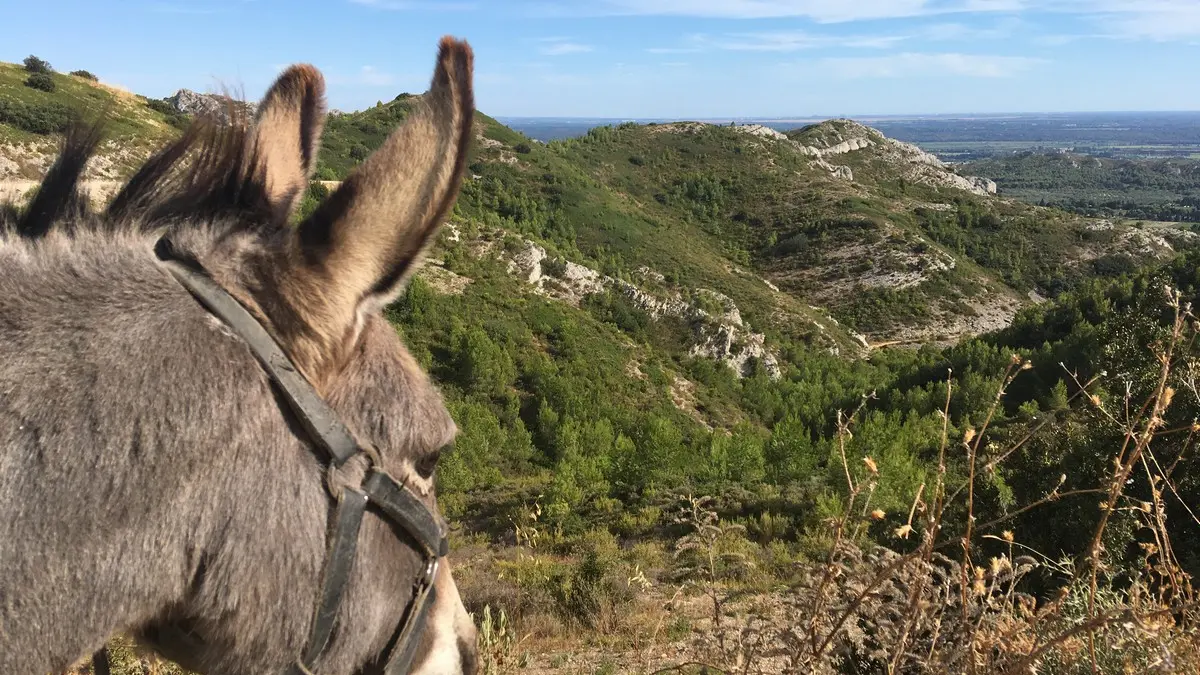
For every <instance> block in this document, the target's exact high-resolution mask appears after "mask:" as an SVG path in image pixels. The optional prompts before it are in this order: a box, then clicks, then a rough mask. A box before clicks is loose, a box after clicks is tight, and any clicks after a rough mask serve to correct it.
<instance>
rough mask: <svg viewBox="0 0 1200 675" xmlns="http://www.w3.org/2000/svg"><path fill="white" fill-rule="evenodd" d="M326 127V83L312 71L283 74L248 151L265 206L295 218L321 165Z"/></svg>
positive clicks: (302, 68) (301, 68) (298, 68)
mask: <svg viewBox="0 0 1200 675" xmlns="http://www.w3.org/2000/svg"><path fill="white" fill-rule="evenodd" d="M324 124H325V79H324V78H323V77H322V76H321V73H320V72H319V71H318V70H317V69H316V68H314V67H313V66H311V65H308V64H300V65H295V66H292V67H290V68H288V69H287V70H285V71H284V72H283V74H281V75H280V76H279V78H278V79H276V80H275V83H274V84H273V85H271V88H270V89H268V90H267V93H266V95H265V96H263V99H262V102H261V103H259V106H258V114H257V115H256V116H255V123H254V130H253V131H252V132H251V137H252V139H251V142H250V144H249V145H248V146H247V148H248V150H249V152H250V153H251V156H252V157H253V158H254V159H255V161H256V162H257V166H256V167H255V169H256V170H257V171H259V172H261V173H260V176H261V178H262V180H263V183H264V185H265V188H266V196H267V200H268V201H269V202H270V203H271V206H272V207H273V208H274V209H275V210H276V213H281V214H286V215H288V216H290V215H291V213H292V210H293V209H294V208H295V206H296V204H297V203H298V202H299V197H300V195H302V194H303V193H304V189H305V188H306V187H307V186H308V180H309V177H310V176H311V175H312V172H313V169H314V167H315V166H316V163H317V151H318V150H319V149H320V143H321V129H322V128H323V127H324Z"/></svg>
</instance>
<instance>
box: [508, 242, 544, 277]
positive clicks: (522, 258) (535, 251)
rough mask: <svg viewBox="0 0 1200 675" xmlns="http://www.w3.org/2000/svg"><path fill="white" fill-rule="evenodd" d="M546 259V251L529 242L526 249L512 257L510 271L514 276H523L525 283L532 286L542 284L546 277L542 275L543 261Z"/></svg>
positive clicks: (526, 243)
mask: <svg viewBox="0 0 1200 675" xmlns="http://www.w3.org/2000/svg"><path fill="white" fill-rule="evenodd" d="M545 259H546V249H544V248H542V247H541V246H538V245H537V244H535V243H533V242H531V241H527V242H525V248H524V249H522V250H521V251H520V252H518V253H517V254H516V255H514V256H513V257H512V260H510V261H508V271H509V273H513V274H521V275H523V276H524V277H525V281H526V282H528V283H531V284H538V285H540V284H541V281H542V278H543V277H544V276H545V275H544V274H543V273H542V261H543V260H545Z"/></svg>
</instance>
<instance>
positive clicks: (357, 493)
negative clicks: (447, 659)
mask: <svg viewBox="0 0 1200 675" xmlns="http://www.w3.org/2000/svg"><path fill="white" fill-rule="evenodd" d="M159 250H160V251H161V250H162V249H161V247H160V248H159ZM160 257H163V256H162V254H161V253H160ZM163 265H164V266H165V267H166V268H167V269H168V270H169V271H170V272H171V274H172V275H173V276H174V277H175V278H176V279H177V280H178V281H179V282H180V283H181V284H182V285H183V286H184V288H186V289H187V290H188V291H190V292H191V294H192V295H193V296H195V297H196V299H197V300H198V301H199V302H200V303H201V304H202V305H203V306H204V307H205V308H207V309H208V310H209V311H210V312H211V313H213V314H214V315H216V316H217V317H218V318H219V319H221V320H222V321H223V322H224V323H225V324H226V325H227V326H229V328H230V329H232V330H233V332H234V333H236V334H237V335H238V336H239V337H240V338H241V339H242V340H243V341H244V342H245V343H246V345H247V346H248V347H250V350H251V351H252V352H253V353H254V355H255V357H256V358H257V359H258V361H259V363H261V364H262V366H263V368H264V369H265V370H266V371H267V374H268V375H270V377H271V380H272V381H273V382H274V383H275V384H276V385H277V389H278V390H279V392H280V393H281V394H282V395H283V398H284V399H286V400H287V402H288V405H289V407H290V408H291V410H292V412H293V413H294V414H295V415H296V417H297V419H299V421H300V422H301V424H302V425H303V427H304V429H305V431H306V432H307V433H308V436H309V439H310V440H311V441H312V443H313V445H315V446H316V447H317V448H320V450H321V453H319V454H322V455H324V457H322V459H323V460H324V461H327V462H328V463H329V465H330V466H333V467H340V466H342V465H344V464H345V463H346V462H347V461H349V460H350V458H352V457H354V456H355V455H364V456H365V457H367V459H368V463H369V464H371V465H374V464H375V457H376V455H375V453H374V452H373V451H368V450H364V449H363V448H362V447H361V446H360V445H359V443H358V441H357V440H355V438H354V436H353V434H351V433H350V431H349V429H347V428H346V426H345V425H344V424H342V422H341V420H340V419H339V418H338V416H337V414H336V413H334V412H333V410H332V409H331V408H330V407H329V406H328V404H326V403H325V401H324V400H323V399H322V398H321V396H320V394H318V393H317V391H316V390H315V389H314V388H313V387H312V385H311V384H310V383H309V382H308V380H307V379H305V377H304V376H303V375H302V374H301V373H300V371H299V370H297V369H296V367H295V365H293V364H292V362H291V359H289V358H288V357H287V355H286V354H285V353H284V352H283V350H282V349H281V348H280V347H279V345H278V343H276V342H275V340H274V339H273V338H272V337H271V336H270V334H268V333H267V331H266V329H265V328H263V326H262V324H260V323H259V322H258V321H257V320H256V319H255V318H254V317H253V315H251V314H250V312H249V311H247V310H246V308H245V307H243V306H242V305H241V303H239V302H238V301H237V300H236V299H234V297H233V296H231V295H230V294H229V293H228V292H227V291H225V289H223V288H221V287H220V286H219V285H218V284H217V283H216V282H215V281H213V280H212V279H211V278H210V277H209V276H208V275H207V274H204V273H203V272H202V271H200V270H197V269H193V268H192V267H190V266H188V265H187V264H184V263H182V262H180V261H177V260H172V259H165V258H164V259H163ZM333 497H334V499H336V505H335V506H334V507H333V509H332V512H331V514H330V519H329V534H328V539H327V550H326V553H325V565H324V569H323V571H322V582H321V595H320V597H319V598H318V599H317V601H316V608H315V610H314V613H313V620H312V626H311V629H310V631H309V637H308V645H307V646H306V647H305V649H304V651H303V653H302V654H301V656H300V658H299V659H298V660H297V661H296V663H295V664H293V665H292V666H291V668H289V670H288V674H289V675H314V673H313V670H312V668H313V664H314V663H316V661H317V660H318V659H319V658H320V657H321V655H322V654H324V653H325V650H326V649H327V648H328V647H329V641H330V637H331V636H332V635H333V630H334V626H335V624H336V621H337V614H338V609H339V608H340V606H341V602H342V598H343V597H344V595H345V590H346V585H347V583H348V581H349V579H350V573H351V571H352V569H353V567H354V561H355V558H356V553H357V549H358V535H359V531H360V530H361V528H362V521H363V514H364V513H365V512H366V509H367V506H368V505H369V504H372V503H374V505H375V506H376V507H377V510H378V514H379V515H380V516H381V517H383V518H384V520H387V521H389V522H391V523H393V524H394V525H397V526H399V527H400V528H401V529H402V530H403V531H405V532H407V533H408V534H409V536H411V537H412V538H413V540H415V542H416V543H417V545H418V546H419V548H420V550H421V553H422V556H423V559H424V567H423V569H422V570H421V575H420V576H419V577H418V578H417V579H416V581H415V582H414V586H413V601H412V603H411V605H410V606H409V609H408V611H407V613H406V615H405V617H404V619H403V620H402V623H401V624H400V626H399V627H398V628H397V629H396V631H395V633H394V635H393V638H392V642H391V648H390V655H389V657H388V661H387V665H386V667H385V669H384V672H385V673H386V674H387V675H403V674H404V673H407V672H408V671H409V669H410V668H411V666H412V662H413V658H414V657H415V656H416V646H417V637H416V636H418V635H420V634H421V632H422V631H423V630H424V628H425V621H426V618H427V616H428V614H429V608H430V607H431V606H432V605H433V603H434V601H435V599H436V597H437V591H436V589H435V588H434V579H435V577H436V576H437V569H438V561H439V559H440V558H442V557H444V556H446V555H447V554H448V552H449V545H448V542H447V540H446V535H445V532H444V531H443V529H442V527H441V525H440V524H439V522H438V520H437V519H436V518H435V517H434V516H433V514H432V513H431V512H430V510H429V508H428V507H426V506H425V504H424V503H423V502H422V501H421V500H420V499H419V498H418V497H417V496H416V495H414V494H413V493H412V491H411V490H409V489H408V488H407V487H405V486H404V485H403V484H401V483H400V482H399V481H397V480H396V479H395V478H393V477H392V476H391V475H389V474H388V473H387V472H385V471H383V470H382V469H381V468H380V467H379V466H372V467H371V469H370V470H369V471H368V472H367V475H366V478H365V479H364V480H363V482H362V485H361V486H359V487H358V488H352V487H344V488H341V490H340V491H339V492H338V493H337V494H334V495H333Z"/></svg>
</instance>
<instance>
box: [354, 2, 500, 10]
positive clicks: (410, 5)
mask: <svg viewBox="0 0 1200 675" xmlns="http://www.w3.org/2000/svg"><path fill="white" fill-rule="evenodd" d="M349 1H350V3H351V4H355V5H364V6H366V7H374V8H376V9H389V10H394V11H403V10H434V11H446V12H460V11H466V10H471V9H476V8H478V4H477V3H475V2H441V1H440V0H428V1H426V0H349Z"/></svg>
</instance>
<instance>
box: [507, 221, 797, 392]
mask: <svg viewBox="0 0 1200 675" xmlns="http://www.w3.org/2000/svg"><path fill="white" fill-rule="evenodd" d="M547 258H548V255H547V253H546V249H544V248H542V247H541V246H538V245H537V244H535V243H533V242H531V241H526V242H525V246H524V248H522V249H521V250H520V251H518V252H517V253H515V254H513V255H512V256H511V258H510V259H509V261H508V271H509V273H510V274H515V275H517V276H520V277H521V278H522V279H524V280H525V281H526V283H529V284H531V285H533V286H535V287H536V289H537V292H538V293H540V294H542V295H546V296H549V297H554V298H557V299H559V300H563V301H566V302H570V303H572V304H575V305H578V304H579V302H580V300H582V299H583V298H584V297H586V296H588V295H591V294H593V293H600V292H603V291H605V290H608V289H612V290H614V291H616V292H617V293H620V294H621V295H624V296H625V297H627V298H629V300H630V301H631V302H632V303H633V304H634V306H636V307H638V308H639V309H641V310H642V311H644V312H646V313H647V314H649V315H650V316H651V317H652V318H654V319H662V318H677V319H684V320H687V321H696V322H697V323H698V324H699V328H698V329H697V334H696V343H695V344H694V345H692V347H691V350H690V353H691V354H692V355H696V356H705V357H708V358H711V359H714V360H717V361H721V362H722V363H724V364H725V365H727V366H729V367H730V368H732V369H733V370H734V372H736V373H737V374H738V376H739V377H744V376H745V375H747V374H748V373H747V370H748V367H749V364H750V362H751V359H757V360H759V361H760V362H761V363H762V364H763V367H764V368H765V369H766V372H767V375H768V376H770V377H771V378H772V379H778V378H779V377H781V376H782V375H783V370H782V368H780V366H779V359H778V357H777V356H776V355H775V354H774V353H773V352H772V351H771V350H770V349H769V348H768V347H767V346H766V336H764V335H761V334H758V333H754V332H753V331H750V330H748V329H747V328H746V327H745V324H744V322H743V321H742V315H741V312H740V311H739V310H738V307H737V305H736V304H735V303H734V302H733V299H732V298H730V297H728V296H726V295H724V294H722V293H718V292H716V291H712V290H708V289H700V290H698V291H697V293H698V294H701V295H705V296H707V297H709V298H711V299H712V300H714V301H716V303H718V304H719V305H720V306H721V313H720V314H719V315H714V314H711V313H709V312H707V311H705V310H703V309H701V308H699V307H696V306H695V305H692V304H691V303H689V302H687V301H685V300H684V299H683V298H682V297H680V296H679V295H678V294H676V295H675V297H671V298H660V297H657V296H654V295H652V294H650V293H647V292H646V291H643V290H642V289H640V288H638V287H637V286H634V285H633V284H631V283H629V282H626V281H621V280H619V279H613V278H612V277H609V276H605V275H603V274H600V273H599V272H597V271H596V270H594V269H591V268H590V267H585V266H583V265H580V264H578V263H573V262H570V261H563V262H562V264H561V271H560V272H558V273H556V274H554V275H551V274H548V273H547V272H546V269H545V265H544V263H545V262H546V259H547ZM639 272H640V274H641V275H642V276H643V278H655V275H657V273H656V272H653V271H652V270H649V269H643V270H639ZM657 278H658V279H660V280H661V278H662V275H657Z"/></svg>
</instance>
